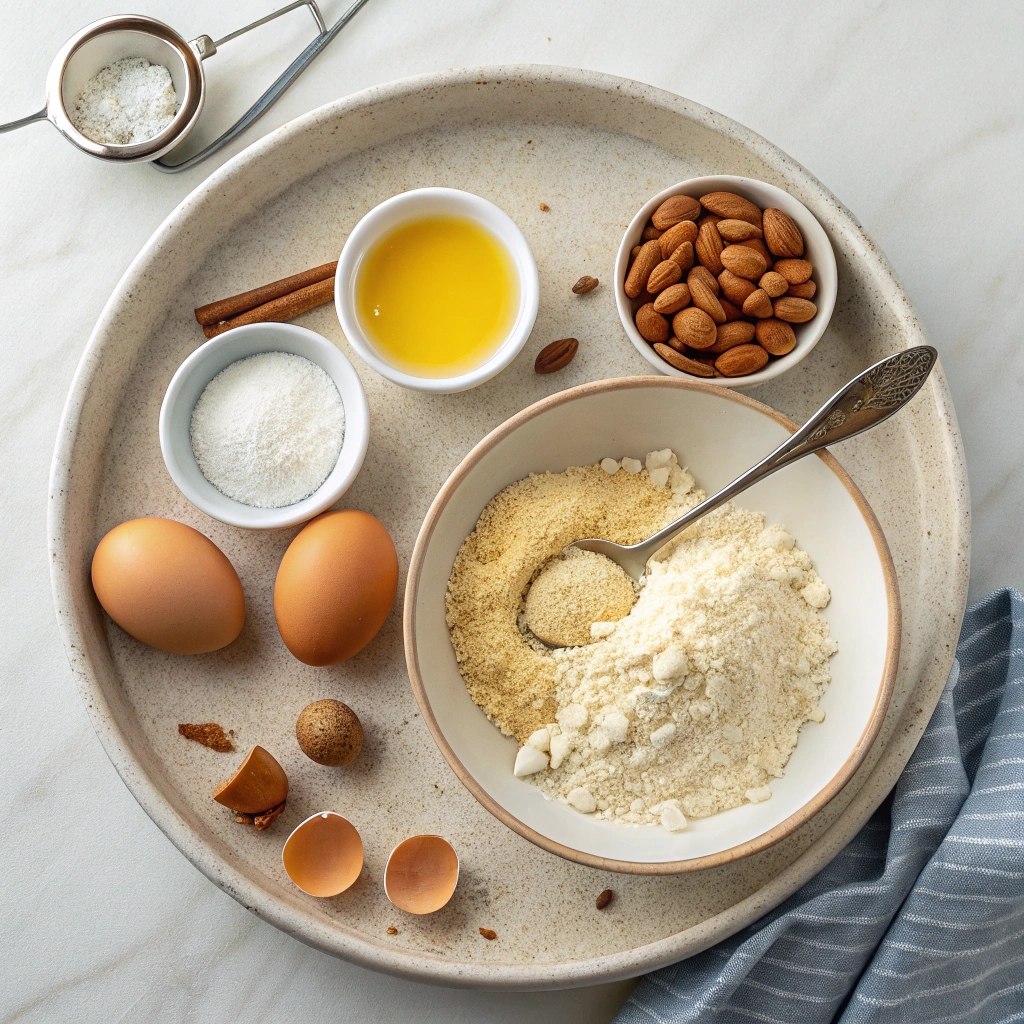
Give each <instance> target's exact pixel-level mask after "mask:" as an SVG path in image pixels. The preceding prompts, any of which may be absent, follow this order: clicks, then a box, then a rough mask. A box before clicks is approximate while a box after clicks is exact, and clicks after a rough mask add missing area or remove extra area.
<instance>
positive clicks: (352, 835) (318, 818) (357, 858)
mask: <svg viewBox="0 0 1024 1024" xmlns="http://www.w3.org/2000/svg"><path fill="white" fill-rule="evenodd" d="M281 861H282V863H283V864H284V869H285V871H286V872H287V874H288V877H289V878H290V879H291V880H292V881H293V882H294V883H295V884H296V885H297V886H298V887H299V888H300V889H301V890H302V891H303V892H305V893H308V894H309V895H310V896H319V897H321V898H326V897H328V896H337V895H338V894H339V893H342V892H344V891H345V890H346V889H348V888H349V887H350V886H351V885H352V884H353V883H354V882H355V880H356V879H357V878H358V877H359V873H360V872H361V871H362V870H363V841H362V839H361V838H360V837H359V833H358V832H357V831H356V828H355V826H354V825H353V824H352V822H350V821H349V820H348V819H347V818H343V817H342V816H341V815H340V814H335V813H334V811H320V812H319V813H317V814H314V815H312V816H310V817H308V818H307V819H306V820H305V821H304V822H302V824H301V825H299V826H298V827H297V828H296V829H295V831H294V832H292V834H291V835H290V836H289V837H288V839H287V840H286V842H285V844H284V849H283V850H282V851H281Z"/></svg>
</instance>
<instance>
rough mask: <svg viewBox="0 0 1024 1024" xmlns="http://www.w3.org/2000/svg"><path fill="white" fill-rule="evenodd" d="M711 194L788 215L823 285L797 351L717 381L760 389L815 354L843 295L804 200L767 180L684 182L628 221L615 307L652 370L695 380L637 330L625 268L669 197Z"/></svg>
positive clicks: (824, 239) (831, 256)
mask: <svg viewBox="0 0 1024 1024" xmlns="http://www.w3.org/2000/svg"><path fill="white" fill-rule="evenodd" d="M709 192H735V193H736V194H737V195H740V196H743V198H744V199H749V200H750V201H751V202H752V203H754V204H756V205H757V206H760V207H761V209H762V210H763V209H766V208H767V207H769V206H773V207H775V209H777V210H782V212H783V213H786V214H789V216H790V217H792V218H793V220H794V221H795V222H796V226H797V227H798V228H799V229H800V233H801V234H802V235H803V236H804V247H805V248H804V258H805V259H807V260H810V262H811V264H812V266H813V267H814V272H813V273H812V274H811V280H812V281H814V283H815V284H816V285H817V286H818V287H817V291H816V292H815V294H814V304H815V305H816V306H817V307H818V312H817V313H816V314H815V315H814V317H812V318H811V319H810V320H808V321H807V322H806V323H802V324H791V325H790V326H791V327H792V328H793V333H794V334H795V335H796V347H795V348H794V349H793V351H792V352H789V353H787V354H786V355H784V356H781V357H780V358H778V359H769V360H768V364H767V365H766V366H765V367H764V369H762V370H758V372H757V373H751V374H748V375H746V376H744V377H715V378H714V383H715V384H718V385H720V386H722V387H726V388H742V387H753V385H755V384H763V383H764V382H765V381H766V380H770V379H771V378H772V377H778V376H779V374H780V373H786V372H787V371H788V370H791V369H792V368H793V367H794V366H796V364H797V363H799V362H800V360H801V359H803V358H804V357H805V356H806V355H808V354H809V353H810V351H811V349H813V348H814V346H815V345H817V344H818V342H819V341H820V340H821V336H822V335H823V334H824V333H825V328H826V327H828V322H829V320H831V319H832V311H833V310H834V309H835V306H836V296H837V295H838V294H839V274H838V271H837V269H836V254H835V252H834V251H833V250H832V243H831V242H830V241H829V239H828V235H827V234H825V229H824V228H823V227H822V226H821V225H820V224H819V223H818V219H817V217H815V216H814V214H813V213H811V211H810V210H808V209H807V207H806V206H804V204H803V203H801V202H800V200H799V199H796V198H794V197H793V196H791V195H790V194H789V193H788V192H786V191H784V190H783V189H781V188H777V187H776V186H775V185H769V184H768V182H766V181H758V180H757V179H756V178H743V177H739V176H737V175H735V174H716V175H708V176H706V177H703V178H690V179H688V180H687V181H681V182H679V184H678V185H672V186H670V187H669V188H666V189H664V190H663V191H661V192H659V193H658V194H657V195H656V196H653V197H652V198H651V199H648V200H647V202H646V203H644V205H643V206H641V207H640V209H639V210H638V211H637V214H636V216H635V217H634V218H633V219H632V220H631V221H630V222H629V227H628V228H626V233H625V234H624V235H623V236H622V241H621V242H620V243H619V251H618V253H617V254H616V256H615V305H616V308H617V309H618V311H619V319H620V320H621V321H622V327H623V329H624V330H625V332H626V335H627V337H628V338H629V340H630V341H631V342H633V345H634V347H635V348H636V350H637V351H638V352H639V353H640V355H642V356H643V357H644V359H646V360H647V362H649V363H650V364H651V366H653V367H654V368H655V369H656V370H658V371H659V372H660V373H664V374H666V375H667V376H669V377H684V378H686V379H687V380H695V379H696V378H694V377H692V376H690V374H688V373H684V372H683V371H682V370H677V369H676V368H675V367H674V366H669V364H668V363H666V362H665V360H664V359H662V358H661V356H659V355H658V353H657V352H655V351H654V349H653V348H651V346H650V345H649V344H648V343H647V342H646V341H645V340H644V339H643V337H642V336H641V334H640V332H639V331H638V330H637V329H636V324H635V323H634V321H633V306H632V302H631V300H630V298H629V296H628V295H627V294H626V290H625V288H624V287H623V286H624V284H625V280H626V267H627V266H628V265H629V254H630V252H631V251H632V249H633V246H634V245H638V244H640V241H641V239H640V236H641V234H642V233H643V230H644V226H645V225H646V224H647V222H648V221H649V220H650V219H651V214H652V213H654V211H655V210H656V209H657V208H658V207H659V206H661V204H662V203H663V202H665V200H666V199H668V198H669V197H670V196H680V195H686V196H692V197H693V198H694V199H699V198H700V197H701V196H706V195H707V194H708V193H709Z"/></svg>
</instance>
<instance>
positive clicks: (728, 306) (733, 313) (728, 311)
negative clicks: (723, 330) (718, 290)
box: [718, 295, 743, 323]
mask: <svg viewBox="0 0 1024 1024" xmlns="http://www.w3.org/2000/svg"><path fill="white" fill-rule="evenodd" d="M718 304H719V305H720V306H721V307H722V312H723V313H725V322H726V323H729V322H730V321H732V320H742V319H743V310H742V309H740V307H739V306H734V305H733V304H732V303H731V302H730V301H729V300H728V299H723V298H722V296H721V295H719V296H718Z"/></svg>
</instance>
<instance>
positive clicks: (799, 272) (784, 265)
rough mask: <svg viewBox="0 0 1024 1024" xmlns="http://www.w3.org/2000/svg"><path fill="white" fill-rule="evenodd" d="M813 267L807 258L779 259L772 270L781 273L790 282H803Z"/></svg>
mask: <svg viewBox="0 0 1024 1024" xmlns="http://www.w3.org/2000/svg"><path fill="white" fill-rule="evenodd" d="M813 269H814V268H813V267H812V266H811V265H810V263H808V262H807V260H779V261H778V262H777V263H776V264H775V266H774V267H772V270H774V271H775V273H776V274H781V275H782V276H783V277H784V278H785V279H786V280H787V281H788V282H789V283H790V284H803V283H804V281H808V280H810V277H811V271H812V270H813Z"/></svg>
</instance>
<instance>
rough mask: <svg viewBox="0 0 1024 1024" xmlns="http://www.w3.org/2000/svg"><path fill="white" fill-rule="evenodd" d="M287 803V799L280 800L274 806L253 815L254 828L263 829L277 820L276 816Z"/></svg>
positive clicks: (260, 830)
mask: <svg viewBox="0 0 1024 1024" xmlns="http://www.w3.org/2000/svg"><path fill="white" fill-rule="evenodd" d="M287 803H288V801H287V800H282V801H281V802H280V803H279V804H278V805H277V806H276V807H271V808H270V810H269V811H264V812H263V813H262V814H255V815H253V819H252V823H253V824H254V825H255V826H256V830H257V831H258V832H262V831H263V830H264V829H268V828H270V826H271V825H273V824H274V822H275V821H277V819H278V816H279V815H280V813H281V812H282V811H283V810H284V808H285V804H287Z"/></svg>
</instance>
